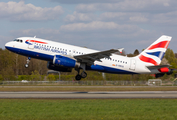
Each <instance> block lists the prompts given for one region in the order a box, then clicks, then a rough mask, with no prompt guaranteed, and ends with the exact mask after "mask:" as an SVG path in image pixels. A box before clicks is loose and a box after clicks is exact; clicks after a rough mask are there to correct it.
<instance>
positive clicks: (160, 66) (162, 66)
mask: <svg viewBox="0 0 177 120" xmlns="http://www.w3.org/2000/svg"><path fill="white" fill-rule="evenodd" d="M170 66H171V65H157V66H146V67H147V68H148V69H160V68H164V67H170Z"/></svg>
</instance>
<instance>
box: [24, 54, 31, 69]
mask: <svg viewBox="0 0 177 120" xmlns="http://www.w3.org/2000/svg"><path fill="white" fill-rule="evenodd" d="M30 60H31V58H30V57H28V59H27V60H26V61H27V63H26V64H25V68H28V66H29V63H30Z"/></svg>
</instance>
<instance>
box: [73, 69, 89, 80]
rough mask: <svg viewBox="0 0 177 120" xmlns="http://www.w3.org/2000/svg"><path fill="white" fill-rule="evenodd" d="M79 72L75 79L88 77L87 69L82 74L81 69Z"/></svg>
mask: <svg viewBox="0 0 177 120" xmlns="http://www.w3.org/2000/svg"><path fill="white" fill-rule="evenodd" d="M77 72H78V74H77V75H76V77H75V79H76V80H78V81H79V80H81V78H86V77H87V73H86V72H85V71H83V72H82V73H81V74H79V72H80V70H77Z"/></svg>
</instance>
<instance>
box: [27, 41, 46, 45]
mask: <svg viewBox="0 0 177 120" xmlns="http://www.w3.org/2000/svg"><path fill="white" fill-rule="evenodd" d="M27 41H30V42H35V43H42V44H48V43H46V42H41V41H37V40H27Z"/></svg>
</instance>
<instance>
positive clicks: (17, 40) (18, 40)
mask: <svg viewBox="0 0 177 120" xmlns="http://www.w3.org/2000/svg"><path fill="white" fill-rule="evenodd" d="M14 41H16V42H21V43H22V42H23V40H20V39H15V40H14Z"/></svg>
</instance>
